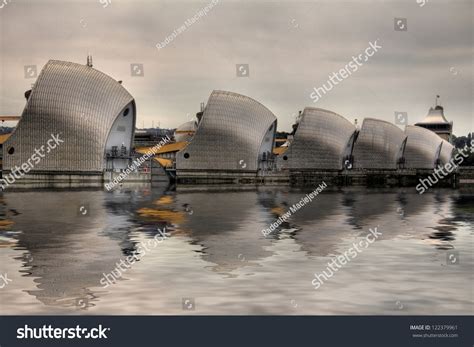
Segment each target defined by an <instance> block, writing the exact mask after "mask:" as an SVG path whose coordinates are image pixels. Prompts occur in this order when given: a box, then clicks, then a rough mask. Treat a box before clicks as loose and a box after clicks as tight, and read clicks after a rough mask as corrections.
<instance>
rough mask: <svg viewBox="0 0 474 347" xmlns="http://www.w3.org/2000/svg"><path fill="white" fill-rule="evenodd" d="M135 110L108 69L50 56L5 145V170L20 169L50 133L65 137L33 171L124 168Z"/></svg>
mask: <svg viewBox="0 0 474 347" xmlns="http://www.w3.org/2000/svg"><path fill="white" fill-rule="evenodd" d="M135 118H136V108H135V101H134V99H133V97H132V96H131V95H130V94H129V93H128V91H127V90H125V88H124V87H123V86H122V85H121V83H120V82H118V81H116V80H114V79H112V78H111V77H109V76H107V75H105V74H104V73H102V72H100V71H98V70H95V69H94V68H92V59H91V58H88V63H87V64H86V65H80V64H75V63H71V62H65V61H58V60H50V61H49V62H48V63H47V64H46V65H45V66H44V68H43V70H42V71H41V73H40V74H39V76H38V79H37V80H36V83H35V84H34V86H33V88H32V90H31V92H29V93H27V102H26V106H25V109H24V111H23V113H22V116H21V120H20V121H19V123H18V126H17V127H16V129H15V130H14V132H13V133H12V135H11V136H10V137H9V138H8V139H7V140H6V141H5V143H4V144H3V172H4V173H6V172H11V171H12V170H18V168H19V167H21V165H22V164H23V163H26V162H27V161H28V159H30V157H31V156H32V154H34V153H35V150H36V149H40V148H41V146H45V147H46V143H47V141H48V140H49V139H50V138H51V135H52V134H54V135H57V134H59V136H60V137H61V139H62V140H63V141H64V142H63V143H61V144H60V145H58V147H57V148H56V149H54V151H51V152H50V153H45V155H44V157H42V158H41V160H40V161H39V162H38V163H35V165H34V168H33V169H32V170H31V171H29V173H28V174H29V175H34V174H41V175H54V174H78V175H83V174H86V175H91V174H102V173H103V172H104V171H106V170H111V171H112V170H113V171H117V170H122V169H125V168H126V167H127V165H128V164H129V161H130V158H131V147H132V139H133V133H134V129H135Z"/></svg>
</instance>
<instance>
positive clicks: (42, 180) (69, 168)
mask: <svg viewBox="0 0 474 347" xmlns="http://www.w3.org/2000/svg"><path fill="white" fill-rule="evenodd" d="M25 97H26V106H25V108H24V111H23V113H22V115H21V117H20V118H19V122H18V125H17V127H16V128H15V129H14V131H13V132H12V133H10V134H7V135H6V136H4V139H3V144H2V152H3V153H2V154H3V158H2V159H3V160H2V174H3V178H2V180H3V183H4V184H8V185H12V186H13V185H14V186H18V185H20V186H21V185H26V186H28V185H40V186H57V187H69V186H89V185H90V186H103V185H107V184H108V183H110V182H114V181H115V182H117V178H118V177H120V180H121V181H123V182H124V183H126V182H159V181H169V182H177V183H179V184H296V185H299V184H313V183H316V182H321V181H325V182H328V183H329V182H330V183H331V184H335V185H388V186H415V185H417V184H418V183H419V182H423V180H427V179H429V178H430V175H433V174H437V173H438V176H440V175H441V174H439V170H442V169H443V168H445V167H446V166H451V167H452V168H453V169H452V170H450V171H449V172H447V173H444V171H443V177H442V178H443V179H439V182H438V180H437V182H436V183H437V184H438V185H439V186H444V187H446V186H448V187H457V186H459V184H462V183H463V182H472V178H473V171H472V170H469V169H463V170H461V169H459V167H458V165H459V164H460V162H462V159H463V156H461V155H460V154H459V153H457V154H456V151H455V148H454V146H453V145H452V144H451V143H450V142H449V139H450V136H451V132H452V123H449V122H448V121H447V120H446V118H445V116H444V109H443V107H442V106H440V105H435V107H432V108H431V109H430V110H429V112H428V115H427V116H426V118H425V119H424V120H423V121H422V122H420V123H417V124H415V125H406V126H405V129H404V130H402V129H400V128H399V127H398V126H397V125H395V124H392V123H390V122H387V121H384V120H380V119H376V118H365V119H364V120H363V122H362V124H361V126H360V127H359V126H358V125H357V124H352V123H351V122H350V121H349V120H347V119H346V118H345V117H343V116H341V115H339V114H337V113H334V112H332V111H329V110H324V109H321V108H315V107H306V108H304V110H303V111H300V112H299V114H298V116H297V117H296V121H295V123H294V125H293V130H292V132H291V133H289V134H287V136H286V138H283V139H282V138H277V117H276V116H275V115H274V114H273V113H272V112H271V111H270V110H269V109H268V108H267V107H265V106H264V105H263V104H261V103H260V102H258V101H256V100H254V99H252V98H250V97H248V96H245V95H240V94H237V93H234V92H230V91H221V90H215V91H213V92H212V93H211V95H210V97H209V100H208V101H207V104H205V105H204V104H202V105H201V109H200V111H199V112H198V113H197V114H196V116H195V118H194V119H193V120H192V121H189V122H186V123H184V124H182V125H180V126H178V127H177V128H176V130H175V131H174V134H173V135H174V136H173V137H172V139H170V141H169V142H167V143H163V144H162V145H161V146H158V147H156V146H155V147H150V146H139V145H136V144H135V143H134V137H135V128H136V117H137V116H136V114H137V106H136V104H135V100H134V97H133V96H132V95H130V93H129V92H128V91H127V90H126V89H125V88H124V87H123V86H122V83H121V82H120V81H116V80H114V79H113V78H111V77H110V76H107V75H106V74H104V73H102V72H100V71H98V70H96V69H94V68H93V66H92V57H91V56H88V58H87V63H86V64H85V65H82V64H76V63H72V62H66V61H58V60H50V61H49V62H48V63H47V64H46V65H45V66H44V68H43V69H42V71H41V73H40V74H39V76H38V78H37V80H36V82H35V83H34V85H33V86H32V89H31V90H28V91H27V92H26V93H25ZM51 134H59V135H60V136H61V138H62V139H63V142H62V143H61V144H60V145H58V146H57V148H55V149H54V150H51V151H50V150H49V149H48V151H47V153H44V154H42V155H41V156H39V160H37V161H36V160H35V163H34V165H29V166H25V165H24V163H31V162H30V161H29V160H30V159H31V158H32V154H34V153H38V151H39V149H40V148H45V143H47V141H48V139H49V137H50V136H51ZM59 135H58V136H59ZM471 148H473V147H471ZM150 149H152V153H151V155H148V156H147V160H146V161H145V160H142V159H140V156H141V155H143V154H145V153H148V154H150ZM461 154H462V153H461ZM38 155H39V154H38ZM137 160H138V161H137ZM137 163H138V164H139V165H138V164H137ZM7 177H9V178H11V177H15V178H17V179H16V180H15V182H14V184H13V182H11V181H10V180H7V179H6V178H7ZM7 181H8V182H7ZM430 182H431V180H430Z"/></svg>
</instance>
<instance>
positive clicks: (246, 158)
mask: <svg viewBox="0 0 474 347" xmlns="http://www.w3.org/2000/svg"><path fill="white" fill-rule="evenodd" d="M274 123H276V117H275V115H274V114H273V113H272V112H271V111H270V110H268V109H267V108H266V107H265V106H263V105H262V104H260V103H259V102H257V101H255V100H253V99H251V98H249V97H247V96H244V95H240V94H237V93H232V92H226V91H213V92H212V94H211V96H210V97H209V101H208V103H207V105H206V107H205V109H204V113H203V117H202V119H201V121H200V123H199V125H198V128H197V130H196V133H195V135H194V137H193V139H192V141H191V142H190V144H189V145H188V146H187V147H186V148H185V149H183V150H182V151H180V152H178V153H177V156H176V168H177V170H239V171H256V170H257V165H258V164H257V161H258V155H259V150H260V147H261V145H262V143H263V141H264V138H265V135H266V133H267V131H268V130H269V128H270V127H274V128H275V125H276V124H274ZM274 130H276V129H274ZM186 157H187V158H186Z"/></svg>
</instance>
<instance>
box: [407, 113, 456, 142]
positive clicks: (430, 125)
mask: <svg viewBox="0 0 474 347" xmlns="http://www.w3.org/2000/svg"><path fill="white" fill-rule="evenodd" d="M415 125H416V126H419V127H422V128H425V129H428V130H431V131H432V132H434V133H436V134H438V135H439V136H440V137H441V138H442V139H443V140H446V141H448V142H450V140H451V135H452V132H453V122H448V121H447V119H446V117H445V116H444V109H443V107H442V106H440V105H436V106H435V107H431V108H430V110H429V111H428V114H427V115H426V117H425V119H423V120H422V121H421V122H418V123H416V124H415Z"/></svg>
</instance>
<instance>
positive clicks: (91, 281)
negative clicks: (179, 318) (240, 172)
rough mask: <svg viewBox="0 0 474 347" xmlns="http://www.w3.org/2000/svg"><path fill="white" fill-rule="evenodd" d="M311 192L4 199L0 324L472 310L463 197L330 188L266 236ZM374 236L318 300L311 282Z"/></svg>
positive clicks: (466, 199)
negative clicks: (74, 318) (97, 317)
mask: <svg viewBox="0 0 474 347" xmlns="http://www.w3.org/2000/svg"><path fill="white" fill-rule="evenodd" d="M314 188H316V187H308V188H307V189H296V188H289V187H258V188H255V187H252V188H248V189H236V188H235V187H218V188H216V187H214V188H212V187H194V188H193V187H178V188H177V189H173V190H170V189H169V188H167V187H164V186H163V187H153V188H152V187H150V186H132V187H122V188H119V189H117V190H115V191H113V192H106V191H102V190H97V189H95V190H68V191H65V190H28V191H24V190H19V191H10V192H9V191H7V192H4V193H3V195H1V196H0V219H1V220H0V275H3V279H5V275H6V278H8V280H6V281H5V280H3V282H2V279H1V278H0V287H2V288H1V289H0V314H145V315H148V314H178V315H181V314H185V315H193V314H219V315H220V314H232V315H234V314H250V315H253V314H284V315H287V314H295V315H297V314H303V315H306V314H310V315H335V314H340V315H346V314H348V315H352V314H356V315H358V314H364V315H379V314H380V315H385V314H389V315H391V314H404V315H406V314H408V315H437V314H445V315H447V314H453V315H457V314H472V313H473V312H474V311H473V283H474V282H473V279H474V278H473V271H472V269H473V263H474V260H473V240H474V238H473V235H474V228H473V224H474V223H473V221H474V192H473V191H462V190H450V189H446V190H444V189H443V190H436V189H432V190H430V191H428V192H427V193H425V194H423V195H418V194H417V192H416V191H415V189H414V188H403V189H382V190H380V189H365V188H343V189H338V188H331V187H328V188H326V189H325V190H324V191H323V192H322V193H321V194H320V195H318V196H317V197H316V198H315V199H314V200H313V201H312V202H310V203H308V204H306V205H305V206H304V207H302V208H301V209H300V210H298V211H297V212H295V213H293V214H292V215H291V217H290V219H289V220H288V221H287V222H285V223H283V224H282V225H281V226H280V227H279V228H278V230H276V231H274V232H273V233H271V234H270V235H268V236H267V237H264V236H263V235H262V232H261V231H262V229H265V228H268V227H269V226H270V224H271V223H273V222H274V221H275V220H276V219H277V218H278V217H279V216H282V215H283V214H285V213H286V212H287V211H289V210H290V206H292V205H293V204H294V203H296V202H298V201H299V200H300V199H301V198H302V197H304V196H305V195H306V194H307V193H309V192H310V191H313V190H314ZM375 227H377V229H378V231H379V232H381V233H382V236H380V237H379V238H378V240H377V241H375V242H374V243H373V244H370V245H369V246H368V247H367V248H366V249H364V250H363V251H361V252H360V253H359V254H358V255H357V257H355V258H354V259H352V260H351V261H350V262H348V263H347V264H345V265H344V266H343V267H341V268H340V269H339V270H338V271H337V272H335V273H334V275H333V276H332V277H331V278H329V279H328V280H327V281H326V282H324V284H323V285H322V286H321V287H320V288H319V289H317V290H316V289H315V288H314V286H313V285H312V284H311V281H312V280H313V279H314V274H315V273H321V272H322V271H323V270H325V269H326V268H327V264H328V262H330V261H331V259H333V258H334V257H336V256H337V255H341V254H343V253H344V252H345V251H347V250H348V249H349V248H350V247H351V245H352V244H353V243H354V242H359V241H360V240H362V239H364V238H365V236H366V235H367V234H368V233H369V229H370V228H372V229H373V228H375ZM159 229H160V230H161V231H165V232H166V234H165V235H166V238H163V237H162V236H160V235H161V234H159V231H158V230H159ZM155 236H159V237H157V238H155V239H154V240H155V241H154V242H152V241H153V238H154V237H155ZM156 240H159V242H157V241H156ZM143 245H148V246H147V247H145V248H144V247H143ZM139 249H141V251H140V252H139V253H137V252H138V250H139ZM133 254H135V258H132V259H136V258H137V254H139V257H138V258H139V261H135V262H133V263H128V266H127V267H123V266H122V269H123V270H122V271H121V276H120V278H119V279H118V280H117V281H116V282H115V283H111V282H110V283H111V284H110V285H108V286H107V287H106V288H105V286H104V285H103V283H104V282H101V280H103V278H104V276H106V275H107V274H110V273H111V272H113V271H114V270H115V271H116V268H117V266H118V265H117V263H119V262H120V261H125V260H126V259H130V256H131V255H133ZM122 264H123V263H122ZM114 273H117V272H114ZM5 282H6V283H5Z"/></svg>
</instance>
